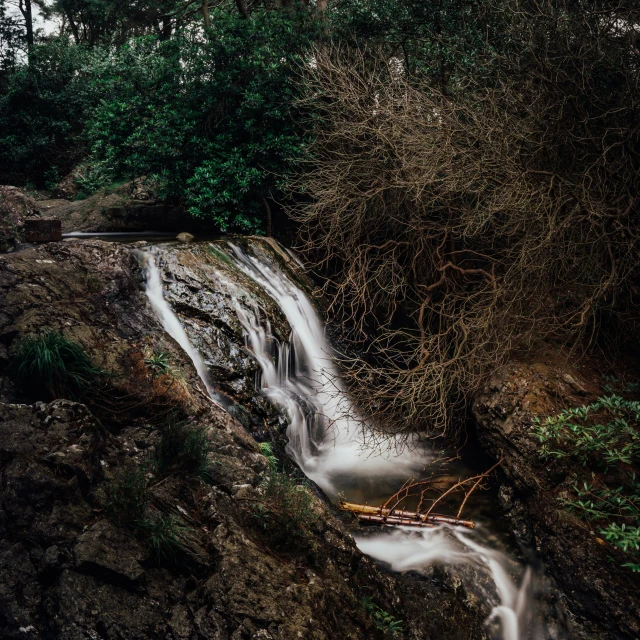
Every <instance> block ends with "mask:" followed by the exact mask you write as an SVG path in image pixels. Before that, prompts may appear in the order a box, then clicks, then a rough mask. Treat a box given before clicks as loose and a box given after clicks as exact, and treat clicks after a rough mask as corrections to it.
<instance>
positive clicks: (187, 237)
mask: <svg viewBox="0 0 640 640" xmlns="http://www.w3.org/2000/svg"><path fill="white" fill-rule="evenodd" d="M176 240H179V241H180V242H191V241H192V240H195V236H192V235H191V234H190V233H187V232H186V231H183V232H182V233H179V234H178V235H177V236H176Z"/></svg>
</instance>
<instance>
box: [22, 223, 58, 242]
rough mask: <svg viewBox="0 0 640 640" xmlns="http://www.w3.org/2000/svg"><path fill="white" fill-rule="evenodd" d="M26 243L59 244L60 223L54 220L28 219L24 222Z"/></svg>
mask: <svg viewBox="0 0 640 640" xmlns="http://www.w3.org/2000/svg"><path fill="white" fill-rule="evenodd" d="M24 236H25V240H26V241H27V242H59V241H60V240H62V223H61V222H60V220H56V219H55V218H28V219H27V220H25V221H24Z"/></svg>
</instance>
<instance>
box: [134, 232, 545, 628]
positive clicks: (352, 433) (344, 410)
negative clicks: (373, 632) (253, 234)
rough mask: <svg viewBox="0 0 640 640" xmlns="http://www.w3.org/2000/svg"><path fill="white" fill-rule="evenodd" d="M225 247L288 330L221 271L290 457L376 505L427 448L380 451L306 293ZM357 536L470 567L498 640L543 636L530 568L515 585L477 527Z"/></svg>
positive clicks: (413, 469)
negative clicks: (276, 332) (278, 414)
mask: <svg viewBox="0 0 640 640" xmlns="http://www.w3.org/2000/svg"><path fill="white" fill-rule="evenodd" d="M228 246H229V249H230V252H231V257H232V258H233V261H234V264H235V266H236V267H237V268H238V269H239V270H240V271H241V272H242V273H243V274H244V275H245V276H248V277H249V278H250V279H251V280H253V281H254V282H255V283H257V284H258V286H259V287H260V288H261V289H262V290H264V291H265V292H266V293H267V294H268V295H269V296H270V297H271V298H272V299H273V300H274V301H275V302H276V303H277V305H278V307H279V308H280V310H281V311H282V313H283V314H284V316H285V317H286V319H287V321H288V322H289V326H290V327H291V330H292V333H291V336H290V338H289V340H288V342H279V341H278V340H276V339H275V338H274V336H273V334H272V331H271V324H270V321H269V317H268V316H267V314H266V313H265V312H264V311H263V310H262V309H261V308H260V306H259V304H258V303H257V302H256V300H255V298H253V297H252V295H251V293H250V292H249V291H247V290H245V289H243V288H242V287H241V286H240V285H239V284H237V283H236V282H235V281H231V280H230V279H229V278H228V277H226V276H225V274H224V273H223V272H222V271H221V270H220V271H218V270H216V276H217V279H218V281H219V282H220V284H221V285H222V286H223V287H224V288H225V290H226V292H227V294H228V295H229V299H230V302H231V304H232V305H233V306H234V309H235V311H236V314H237V317H238V320H239V322H240V324H241V325H242V327H243V330H244V332H245V337H246V341H247V346H248V347H249V348H250V349H251V351H252V353H253V355H254V357H255V358H256V360H257V362H258V364H259V366H260V371H261V375H260V376H259V380H258V385H259V388H260V390H261V391H262V393H264V395H266V396H267V397H268V398H269V399H270V400H271V401H272V402H273V403H274V404H275V405H276V406H277V407H279V408H280V409H281V410H282V412H283V413H284V415H285V416H286V419H287V425H288V426H287V436H288V445H287V453H288V454H289V455H290V456H291V458H293V459H294V460H295V462H296V463H297V464H298V465H299V467H300V468H301V469H302V471H303V472H304V473H305V474H306V475H307V476H308V477H309V478H310V479H312V480H313V481H314V482H315V483H316V484H318V485H319V486H320V487H321V488H322V489H323V491H325V493H327V494H328V495H330V496H334V497H335V496H336V495H337V494H338V493H339V492H341V491H347V492H349V493H350V494H351V495H354V493H357V494H358V495H360V496H364V497H366V499H367V500H369V501H371V502H372V503H374V504H375V503H376V501H375V498H379V499H382V498H383V497H385V496H388V495H390V494H391V493H393V492H394V491H396V490H397V488H398V484H399V483H400V484H401V483H402V482H404V481H405V480H406V479H407V478H409V477H411V476H416V475H417V474H420V472H421V471H422V470H423V469H424V467H425V466H426V465H428V464H429V462H430V459H431V456H430V452H429V451H428V450H427V449H425V448H422V447H413V448H412V447H404V448H396V447H395V446H391V447H390V449H388V450H383V449H380V447H378V446H376V439H375V438H374V437H373V434H372V431H371V429H370V427H369V426H368V425H367V424H366V421H364V420H362V419H361V418H360V417H359V415H358V412H357V409H356V408H355V407H354V406H353V404H352V403H351V401H350V400H349V396H348V393H347V392H346V390H345V388H344V385H343V383H342V381H341V380H340V376H339V372H338V370H337V367H336V365H335V364H334V361H333V358H332V351H331V348H330V345H329V343H328V341H327V340H326V337H325V333H324V325H323V323H322V321H321V319H320V317H319V315H318V313H317V311H316V309H315V308H314V306H313V304H312V303H311V301H310V300H309V298H308V297H307V295H306V294H305V293H304V291H303V290H302V289H301V288H300V287H298V286H297V285H296V284H295V283H294V282H293V281H292V280H291V279H290V278H289V277H287V276H286V275H285V273H283V271H282V270H281V269H279V268H278V267H277V266H276V265H275V264H274V263H271V262H267V261H265V260H263V259H260V258H258V257H257V256H255V255H253V254H252V253H251V252H247V251H244V250H243V249H242V248H240V247H239V246H237V245H234V244H232V243H228ZM145 260H146V264H147V295H148V297H149V300H150V302H151V304H152V306H153V308H154V310H155V311H156V313H157V315H158V317H159V318H160V319H161V321H162V323H163V326H164V327H165V330H166V331H167V332H168V333H169V334H170V335H171V336H173V337H174V338H175V340H176V341H177V342H178V343H179V344H180V345H181V346H182V348H183V349H184V350H185V352H186V353H187V354H188V355H189V357H190V358H191V359H192V361H193V363H194V365H195V367H196V369H197V371H198V374H199V375H200V377H201V378H202V380H203V382H204V383H205V385H206V386H207V390H208V391H209V393H210V395H214V392H213V391H212V390H211V389H210V387H209V384H208V383H207V376H206V368H205V366H204V363H203V362H202V359H201V358H200V356H199V354H198V353H197V351H196V350H195V349H194V348H193V346H192V345H191V343H190V342H189V339H188V337H187V335H186V333H185V331H184V328H183V327H182V325H181V324H180V321H179V320H178V318H177V316H176V315H175V314H174V313H173V311H172V310H171V307H170V305H169V304H168V303H167V302H166V300H165V299H164V296H163V292H162V282H161V278H160V273H159V271H158V268H157V266H156V263H155V259H154V256H153V255H152V254H151V253H146V254H145ZM392 445H393V442H392ZM358 492H359V493H358ZM360 501H361V502H364V501H365V500H364V499H362V500H360ZM378 503H379V502H378ZM355 540H356V543H357V545H358V547H359V548H360V549H361V550H362V551H363V553H366V554H367V555H370V556H372V557H374V558H376V559H379V560H382V561H384V562H387V563H389V564H390V565H391V567H392V569H394V570H397V571H408V570H416V571H421V570H424V569H425V567H427V566H429V565H431V564H433V563H449V564H454V565H455V564H461V565H468V566H472V567H474V568H475V569H476V570H478V571H480V572H482V574H483V575H485V576H486V577H487V579H488V581H489V583H490V584H492V585H493V588H492V589H491V590H489V591H487V592H486V594H485V596H486V597H487V599H488V600H489V602H492V603H493V608H492V611H491V614H490V616H489V618H488V620H487V624H489V625H490V626H491V629H492V631H495V632H496V634H498V637H500V638H501V640H525V639H527V640H535V639H537V638H539V637H540V636H538V635H536V634H537V630H536V628H535V626H534V625H533V589H532V572H531V570H530V568H526V569H525V570H524V572H523V576H522V578H521V580H520V584H519V585H518V584H517V583H516V581H515V580H514V579H513V578H512V577H511V570H512V568H513V566H514V565H515V564H516V563H514V561H512V560H510V559H509V557H508V556H506V555H505V554H503V553H501V552H499V551H497V550H495V549H492V548H490V547H489V546H487V545H486V544H483V543H481V542H480V535H479V530H473V531H469V530H464V531H462V530H459V529H456V528H452V527H448V526H441V527H437V528H434V529H422V530H419V531H416V530H412V529H410V528H402V527H398V528H394V529H387V530H384V531H381V532H376V533H374V534H373V535H367V536H357V537H356V538H355ZM475 586H476V587H477V586H478V585H475Z"/></svg>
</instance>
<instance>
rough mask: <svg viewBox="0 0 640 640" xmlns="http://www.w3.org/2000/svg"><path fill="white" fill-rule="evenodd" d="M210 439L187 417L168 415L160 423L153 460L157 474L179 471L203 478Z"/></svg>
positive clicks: (207, 467)
mask: <svg viewBox="0 0 640 640" xmlns="http://www.w3.org/2000/svg"><path fill="white" fill-rule="evenodd" d="M210 451H211V443H210V441H209V436H208V434H207V429H206V428H203V427H201V426H199V425H197V424H194V423H192V422H191V421H188V420H186V421H185V420H177V419H176V418H175V417H170V418H169V419H168V420H167V421H166V422H165V423H164V424H163V425H162V426H161V427H160V441H159V442H158V444H157V445H156V448H155V453H154V464H155V468H156V471H157V472H158V473H160V474H166V473H170V472H172V471H180V472H183V473H187V474H192V475H195V476H198V477H200V478H206V477H207V474H208V470H209V453H210Z"/></svg>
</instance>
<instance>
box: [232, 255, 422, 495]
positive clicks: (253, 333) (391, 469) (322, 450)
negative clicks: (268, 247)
mask: <svg viewBox="0 0 640 640" xmlns="http://www.w3.org/2000/svg"><path fill="white" fill-rule="evenodd" d="M230 247H231V249H232V251H233V256H234V257H235V260H236V264H237V266H238V267H239V268H240V269H241V270H242V271H243V272H244V273H245V274H246V275H247V276H249V277H250V278H251V279H253V280H254V281H255V282H256V283H258V284H259V285H260V287H261V288H262V289H264V290H265V291H266V292H267V293H268V294H269V296H270V297H271V298H273V300H275V302H276V303H277V304H278V306H279V307H280V309H281V310H282V312H283V313H284V315H285V317H286V318H287V321H288V322H289V325H290V327H291V328H292V336H291V339H290V344H279V343H277V342H276V341H275V340H274V338H273V336H272V335H271V332H270V329H269V323H268V319H266V318H265V322H264V326H263V324H262V323H261V322H260V320H261V317H260V316H261V312H260V309H259V307H258V305H257V304H256V303H253V304H252V305H247V304H245V305H244V306H243V305H240V304H239V303H238V300H237V297H238V291H237V287H235V285H232V284H231V283H228V281H227V285H228V286H229V287H232V290H231V293H232V298H233V300H234V301H235V308H236V312H237V314H238V319H239V320H240V323H241V324H242V326H243V328H244V330H245V332H246V334H247V337H248V340H249V343H250V346H251V350H252V351H253V353H254V355H255V357H256V359H257V360H258V362H259V364H260V367H261V369H262V379H261V390H262V392H263V393H264V394H265V395H266V396H267V397H269V398H270V399H271V400H272V401H273V402H274V403H275V404H276V405H277V406H280V407H281V408H282V409H284V411H285V413H286V416H287V422H288V428H287V436H288V438H289V444H288V447H287V453H288V454H289V455H290V456H291V457H292V458H293V459H294V460H295V461H296V462H297V463H298V465H299V467H300V468H301V469H302V471H304V473H305V475H306V476H308V477H309V478H311V479H312V480H313V481H314V482H315V483H316V484H318V485H319V486H320V487H321V488H322V489H323V491H324V492H325V493H327V494H328V495H330V496H334V497H335V496H336V495H337V493H338V491H339V490H340V488H341V485H342V484H343V483H344V482H345V481H347V480H348V481H350V482H353V481H354V479H356V480H357V481H359V482H366V481H374V482H375V480H376V479H378V478H380V477H384V478H385V479H386V480H387V481H390V480H394V479H395V480H398V481H400V483H402V482H404V481H405V480H406V479H407V478H408V477H411V476H412V475H415V474H420V472H421V471H422V469H424V466H425V464H426V462H427V460H426V452H425V451H424V450H423V449H414V450H412V449H410V448H409V447H404V448H402V449H399V450H398V451H396V448H395V447H394V448H391V449H385V450H384V451H381V450H378V449H375V450H372V449H371V448H370V447H368V446H367V443H368V442H372V441H373V438H372V437H371V436H372V434H371V432H370V431H369V430H368V429H367V427H366V425H364V424H363V421H362V420H361V419H359V417H358V415H357V411H356V410H355V408H354V407H353V406H352V404H351V402H350V400H349V397H348V395H347V394H346V393H345V391H344V389H343V385H342V382H341V381H340V377H339V375H338V371H337V368H336V366H335V364H334V362H333V359H332V357H331V349H330V347H329V344H328V342H327V340H326V338H325V336H324V325H323V323H322V322H321V320H320V318H319V316H318V314H317V312H316V310H315V308H314V307H313V304H312V303H311V301H310V300H309V298H308V297H307V296H306V294H305V293H304V292H303V291H302V290H301V289H300V288H299V287H297V286H296V285H295V284H294V283H293V282H292V281H291V280H290V279H289V278H287V277H286V276H285V275H284V273H283V272H282V271H280V269H277V268H274V266H273V265H270V264H267V263H265V262H264V261H261V260H259V259H258V258H256V257H255V256H253V255H251V254H248V253H245V252H244V251H242V249H240V247H237V246H235V245H233V244H231V243H230ZM234 288H235V290H234ZM273 351H275V352H276V353H275V354H274V353H273ZM291 351H292V352H293V356H294V357H293V358H291ZM273 355H276V356H277V357H276V363H274V362H273V358H272V356H273Z"/></svg>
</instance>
